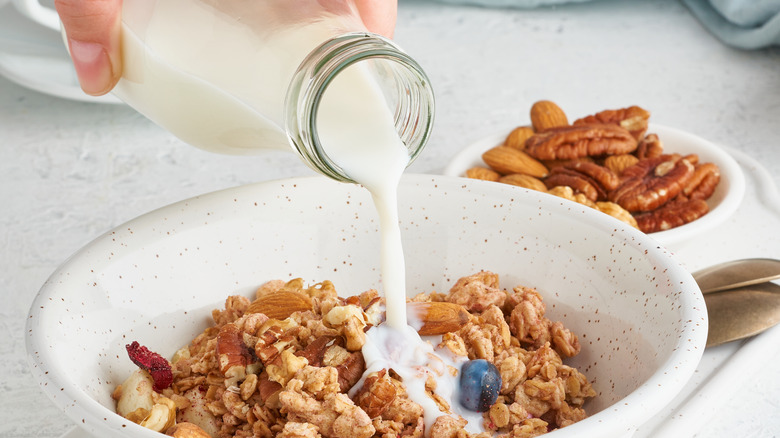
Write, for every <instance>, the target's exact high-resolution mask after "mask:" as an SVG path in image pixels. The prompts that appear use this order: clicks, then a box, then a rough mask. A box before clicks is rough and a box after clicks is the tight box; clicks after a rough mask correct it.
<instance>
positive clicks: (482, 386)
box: [460, 359, 501, 412]
mask: <svg viewBox="0 0 780 438" xmlns="http://www.w3.org/2000/svg"><path fill="white" fill-rule="evenodd" d="M500 389H501V374H499V372H498V368H496V366H495V365H493V364H492V363H490V362H488V361H486V360H484V359H476V360H470V361H468V362H466V363H465V364H464V365H463V366H462V367H461V369H460V404H461V405H463V407H465V408H466V409H468V410H470V411H475V412H485V411H487V410H488V409H490V407H491V406H493V403H495V402H496V399H497V398H498V391H499V390H500Z"/></svg>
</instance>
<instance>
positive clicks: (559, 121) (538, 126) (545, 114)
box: [531, 100, 569, 132]
mask: <svg viewBox="0 0 780 438" xmlns="http://www.w3.org/2000/svg"><path fill="white" fill-rule="evenodd" d="M531 124H532V125H533V127H534V130H535V131H536V132H542V131H544V130H546V129H550V128H557V127H559V126H567V125H568V124H569V119H568V118H567V117H566V113H564V112H563V110H562V109H561V107H559V106H558V105H556V104H555V102H550V101H549V100H540V101H538V102H536V103H534V104H533V106H532V107H531Z"/></svg>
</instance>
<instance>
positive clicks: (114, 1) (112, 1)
mask: <svg viewBox="0 0 780 438" xmlns="http://www.w3.org/2000/svg"><path fill="white" fill-rule="evenodd" d="M130 1H133V0H130ZM54 6H55V8H57V13H58V14H59V15H60V20H61V21H62V26H63V27H64V28H65V34H66V35H67V37H68V49H69V50H70V56H71V58H72V59H73V66H74V67H75V68H76V74H77V75H78V78H79V83H80V84H81V89H82V90H84V92H85V93H87V94H91V95H93V96H100V95H102V94H106V93H108V92H109V91H111V89H112V88H114V85H116V83H117V81H119V78H120V76H122V58H121V57H120V48H119V41H120V37H119V35H120V24H121V23H120V18H119V17H120V12H121V10H122V0H55V2H54Z"/></svg>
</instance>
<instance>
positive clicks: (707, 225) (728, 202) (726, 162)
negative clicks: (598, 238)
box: [444, 123, 745, 246]
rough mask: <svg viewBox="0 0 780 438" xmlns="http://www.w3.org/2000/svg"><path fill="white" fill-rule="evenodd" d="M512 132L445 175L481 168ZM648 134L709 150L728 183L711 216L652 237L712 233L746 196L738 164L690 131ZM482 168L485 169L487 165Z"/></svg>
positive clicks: (486, 142) (476, 144) (664, 239)
mask: <svg viewBox="0 0 780 438" xmlns="http://www.w3.org/2000/svg"><path fill="white" fill-rule="evenodd" d="M512 129H514V128H511V129H503V130H501V131H500V132H497V133H494V134H490V135H488V136H485V137H482V138H480V139H478V140H475V141H473V142H471V143H470V144H469V145H468V146H466V147H465V148H463V149H462V150H461V151H460V152H458V153H457V154H455V156H454V157H453V158H452V159H451V160H450V162H449V163H447V166H446V167H445V169H444V175H447V176H454V177H463V173H464V172H465V171H466V170H467V169H468V168H469V167H470V166H473V165H478V163H477V159H478V158H479V157H480V156H481V155H482V153H483V152H485V151H486V150H488V149H490V148H491V147H494V146H498V145H500V144H502V143H503V142H504V139H506V137H507V135H509V133H510V132H512ZM647 132H649V133H655V134H658V136H659V138H660V139H661V141H662V142H664V138H665V137H667V136H676V137H678V138H681V139H683V140H684V141H686V142H689V143H691V144H694V145H695V147H697V148H701V149H704V150H706V151H707V154H709V155H712V156H713V157H715V158H716V159H715V160H714V161H717V165H718V167H719V168H720V173H721V184H723V183H724V182H725V183H726V184H728V190H727V191H726V194H725V196H724V197H723V199H722V200H721V201H720V202H719V203H718V205H717V206H716V207H715V208H713V209H711V210H710V211H709V213H707V214H706V215H704V216H702V217H700V218H699V219H696V220H695V221H693V222H690V223H688V224H685V225H681V226H679V227H676V228H672V229H670V230H665V231H657V232H655V233H649V234H648V235H649V236H650V237H652V238H653V239H655V240H656V241H658V242H659V243H661V244H662V245H664V246H671V245H675V244H679V243H682V242H685V241H687V240H690V239H691V238H694V237H696V236H699V235H701V234H703V233H705V232H707V231H710V230H712V229H713V228H715V227H717V226H718V225H720V224H721V223H723V222H724V221H725V220H727V219H728V218H729V217H730V216H731V215H733V214H734V213H735V212H736V211H737V208H739V206H740V204H741V203H742V199H743V198H744V195H745V175H744V172H743V171H742V168H741V167H740V166H739V164H738V163H737V161H736V160H735V159H734V158H733V157H732V156H731V155H730V154H729V153H728V152H727V151H726V150H725V149H723V148H721V147H719V146H718V145H716V144H715V143H713V142H711V141H708V140H706V139H704V138H702V137H699V136H697V135H695V134H692V133H690V132H687V131H683V130H681V129H678V128H672V127H669V126H665V125H659V124H657V123H650V124H649V125H648V131H647ZM682 153H684V152H682ZM482 165H483V166H484V163H482Z"/></svg>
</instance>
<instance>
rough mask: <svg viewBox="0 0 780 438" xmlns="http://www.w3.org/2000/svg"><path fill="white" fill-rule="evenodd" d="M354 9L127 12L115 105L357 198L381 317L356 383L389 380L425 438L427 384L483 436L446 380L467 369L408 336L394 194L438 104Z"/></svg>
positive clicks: (142, 5)
mask: <svg viewBox="0 0 780 438" xmlns="http://www.w3.org/2000/svg"><path fill="white" fill-rule="evenodd" d="M291 3H293V4H291ZM350 6H351V4H350V3H345V2H337V1H310V0H294V1H290V0H266V1H263V2H231V1H217V0H200V1H192V0H133V1H132V2H129V1H126V2H125V3H124V7H123V16H122V21H123V23H122V50H123V62H124V67H123V68H124V71H123V77H122V80H120V82H119V84H118V85H117V87H116V88H115V90H114V92H115V94H116V95H117V96H118V97H120V98H121V99H122V100H124V101H125V102H127V103H128V104H130V105H131V106H133V107H134V108H136V109H137V110H138V111H139V112H141V113H143V114H144V115H146V116H147V117H149V118H150V119H152V120H153V121H155V122H156V123H157V124H159V125H161V126H162V127H164V128H166V129H167V130H169V131H171V132H172V133H174V134H175V135H176V136H178V137H179V138H180V139H182V140H184V141H185V142H187V143H189V144H191V145H193V146H197V147H200V148H203V149H207V150H211V151H214V152H218V153H229V154H245V153H255V152H257V151H259V150H262V149H267V148H274V149H288V148H290V143H292V144H293V146H294V149H295V150H297V151H298V153H299V155H300V156H301V158H302V160H303V161H304V162H306V163H307V164H308V165H309V166H311V167H312V168H314V169H315V170H317V171H319V172H320V173H323V174H325V175H327V176H330V177H332V178H334V179H338V180H342V181H349V182H355V183H359V184H361V185H363V186H364V187H365V188H366V189H367V190H368V191H369V192H370V193H371V196H372V199H373V201H374V204H375V206H376V209H377V212H378V214H379V228H380V233H381V251H382V253H381V273H382V284H383V289H384V296H385V300H386V315H387V320H386V323H385V324H382V325H380V326H378V327H374V328H373V329H371V330H369V331H368V333H367V342H366V345H365V346H364V348H363V355H364V358H365V361H366V368H367V369H366V372H365V374H364V377H365V376H366V375H368V374H370V373H371V372H374V371H378V370H380V369H383V368H387V369H389V368H391V367H392V368H393V370H394V371H395V372H396V373H397V374H398V375H400V376H401V377H402V378H403V379H404V384H405V385H406V386H407V391H408V393H409V397H410V398H411V399H412V400H414V401H415V402H417V403H418V404H420V405H421V406H423V408H424V409H425V423H426V430H430V427H431V426H432V424H433V422H434V421H435V420H436V418H438V417H439V416H441V415H445V413H443V412H441V411H440V410H439V408H438V406H437V405H436V403H435V402H434V401H433V399H431V398H430V397H429V396H428V395H427V394H426V391H425V381H426V378H427V377H428V376H429V375H430V376H433V377H434V378H436V379H437V382H438V384H437V393H439V394H440V395H441V396H442V397H444V398H446V399H448V400H449V401H450V407H451V412H452V413H454V414H459V415H461V416H462V417H464V418H465V419H467V420H468V421H469V424H468V425H467V426H466V429H467V430H469V431H470V432H480V431H482V430H483V429H482V424H481V423H482V417H481V415H480V414H478V413H476V412H470V411H467V410H466V409H464V408H462V407H460V405H459V404H458V402H457V400H458V398H457V391H458V378H457V377H456V376H454V375H453V373H451V372H448V367H452V368H458V367H459V363H461V362H462V361H464V360H465V359H463V358H459V359H458V358H455V357H452V356H450V355H449V354H446V353H443V354H442V355H441V356H440V355H438V354H437V352H435V351H434V348H433V346H432V344H431V343H429V342H426V341H423V340H422V339H421V338H420V336H419V335H418V334H417V332H416V331H415V330H414V329H413V328H412V327H411V326H409V325H408V323H407V314H406V288H405V265H404V256H403V249H402V245H401V232H400V227H399V223H398V219H399V218H398V205H397V188H398V184H399V181H400V178H401V175H402V173H403V171H404V170H405V169H406V167H407V166H408V165H409V163H410V160H411V159H413V158H414V157H415V156H416V155H417V153H419V151H420V150H421V149H422V147H423V146H424V144H425V142H426V141H427V138H428V135H429V134H430V128H431V125H432V121H433V94H432V92H431V90H430V85H429V83H428V80H427V77H426V76H425V73H424V72H423V71H422V69H421V68H420V67H419V66H418V65H417V64H416V63H415V62H414V60H412V59H411V58H409V57H408V56H407V55H406V54H405V53H404V52H402V51H401V50H400V49H399V48H398V47H397V46H395V45H394V44H393V43H392V42H390V41H388V40H385V39H383V38H381V37H379V36H377V35H373V34H369V33H368V32H366V31H365V28H364V26H363V24H362V22H361V21H360V19H359V16H358V14H357V12H356V10H355V9H354V7H353V6H352V7H350ZM324 41H325V42H326V43H324V44H323V42H324ZM393 106H394V107H395V108H393ZM359 386H360V383H358V384H357V385H355V387H359Z"/></svg>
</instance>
